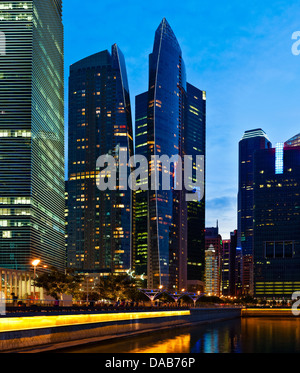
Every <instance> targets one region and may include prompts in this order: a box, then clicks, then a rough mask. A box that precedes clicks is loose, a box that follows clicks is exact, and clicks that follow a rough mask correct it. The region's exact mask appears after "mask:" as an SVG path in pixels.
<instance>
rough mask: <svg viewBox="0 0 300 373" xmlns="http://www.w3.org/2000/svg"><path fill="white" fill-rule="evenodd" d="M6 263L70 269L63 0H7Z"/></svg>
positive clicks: (0, 101)
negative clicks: (66, 229)
mask: <svg viewBox="0 0 300 373" xmlns="http://www.w3.org/2000/svg"><path fill="white" fill-rule="evenodd" d="M0 28H1V31H2V32H4V34H5V37H6V51H5V52H6V53H5V55H2V56H0V107H1V112H0V196H1V197H0V267H5V268H14V269H21V270H28V269H30V268H31V261H32V260H33V259H40V260H41V263H42V264H43V265H48V266H55V267H57V268H58V269H59V270H63V269H64V268H65V249H64V80H63V75H64V72H63V68H64V45H63V24H62V2H61V0H43V1H39V0H28V1H26V2H20V1H5V2H3V1H2V2H1V3H0Z"/></svg>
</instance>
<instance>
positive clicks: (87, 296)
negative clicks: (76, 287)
mask: <svg viewBox="0 0 300 373" xmlns="http://www.w3.org/2000/svg"><path fill="white" fill-rule="evenodd" d="M88 281H90V282H93V279H92V278H90V279H89V278H88V276H87V277H86V303H88V302H89V282H88Z"/></svg>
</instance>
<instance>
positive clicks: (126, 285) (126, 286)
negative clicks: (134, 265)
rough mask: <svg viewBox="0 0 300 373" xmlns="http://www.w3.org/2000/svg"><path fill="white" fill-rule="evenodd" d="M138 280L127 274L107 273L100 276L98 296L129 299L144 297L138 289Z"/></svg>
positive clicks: (134, 299) (110, 298) (135, 299)
mask: <svg viewBox="0 0 300 373" xmlns="http://www.w3.org/2000/svg"><path fill="white" fill-rule="evenodd" d="M139 285H140V283H139V280H137V279H136V278H134V277H132V276H129V275H128V274H122V275H117V276H116V275H112V274H111V275H109V276H107V277H101V278H100V282H99V285H98V290H99V293H100V297H101V298H103V299H108V300H112V301H113V300H117V299H128V300H129V299H130V300H133V301H137V300H141V299H144V296H143V294H141V292H140V291H139V290H138V289H139Z"/></svg>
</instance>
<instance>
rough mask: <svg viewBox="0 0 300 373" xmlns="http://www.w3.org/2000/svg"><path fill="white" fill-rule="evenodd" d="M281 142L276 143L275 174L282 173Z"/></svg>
mask: <svg viewBox="0 0 300 373" xmlns="http://www.w3.org/2000/svg"><path fill="white" fill-rule="evenodd" d="M283 146H284V144H283V143H277V144H276V155H275V174H276V175H279V174H283Z"/></svg>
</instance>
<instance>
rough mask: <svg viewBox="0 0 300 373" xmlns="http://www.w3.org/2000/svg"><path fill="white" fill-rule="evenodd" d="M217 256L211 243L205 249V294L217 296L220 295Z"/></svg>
mask: <svg viewBox="0 0 300 373" xmlns="http://www.w3.org/2000/svg"><path fill="white" fill-rule="evenodd" d="M218 262H219V260H218V256H217V253H216V250H215V249H214V247H213V245H210V246H209V247H208V249H206V250H205V295H206V296H219V295H220V281H219V274H218V272H219V268H218Z"/></svg>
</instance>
